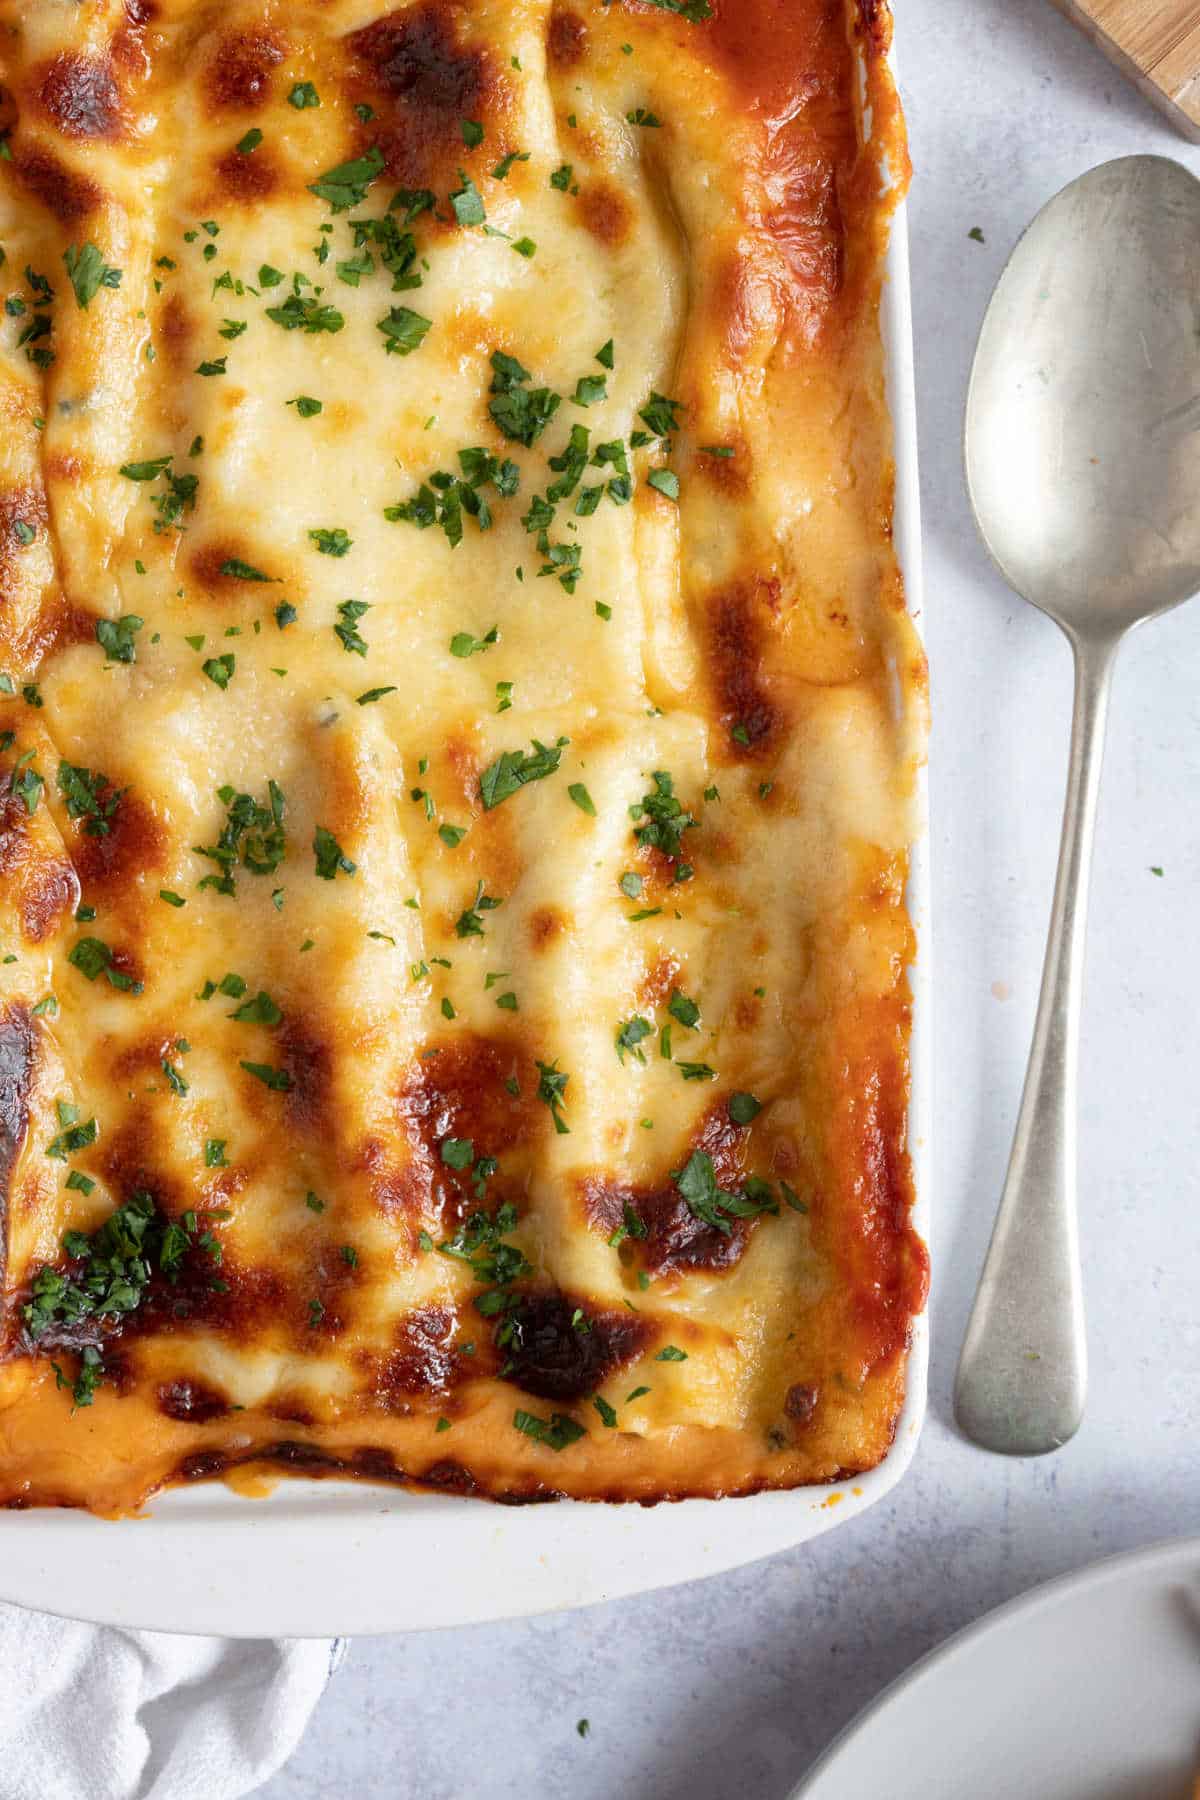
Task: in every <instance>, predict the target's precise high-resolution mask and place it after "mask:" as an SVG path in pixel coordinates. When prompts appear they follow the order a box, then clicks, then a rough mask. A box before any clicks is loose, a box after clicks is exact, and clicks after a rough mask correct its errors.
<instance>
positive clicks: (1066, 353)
mask: <svg viewBox="0 0 1200 1800" xmlns="http://www.w3.org/2000/svg"><path fill="white" fill-rule="evenodd" d="M1198 296H1200V181H1197V179H1196V177H1195V176H1194V175H1193V174H1192V173H1191V172H1190V170H1188V169H1185V168H1183V167H1182V166H1181V165H1180V164H1179V163H1177V162H1174V161H1173V160H1172V159H1171V158H1170V157H1167V156H1117V157H1111V158H1109V159H1108V161H1106V162H1103V163H1100V164H1099V165H1098V166H1097V167H1096V168H1094V169H1089V170H1088V172H1087V173H1086V174H1085V175H1080V176H1079V177H1078V178H1077V179H1076V180H1074V181H1072V182H1069V183H1068V184H1067V186H1066V187H1065V188H1063V189H1062V190H1061V191H1060V192H1059V193H1058V194H1056V195H1055V197H1054V199H1053V200H1051V201H1049V202H1048V203H1047V205H1046V206H1044V207H1043V208H1042V210H1041V212H1040V213H1039V214H1038V216H1037V218H1036V219H1035V220H1034V222H1033V224H1031V225H1030V227H1029V229H1028V230H1027V231H1026V232H1025V234H1024V236H1023V237H1022V238H1021V239H1020V241H1019V242H1018V244H1017V247H1016V249H1015V250H1014V251H1013V253H1012V256H1011V258H1010V259H1009V262H1008V266H1007V267H1006V269H1005V271H1004V273H1003V275H1002V276H1001V277H1000V281H999V283H998V284H997V287H996V291H995V293H994V294H993V295H992V299H991V302H990V304H989V306H988V309H987V316H986V318H985V319H984V322H983V329H982V331H981V332H980V335H979V347H978V349H977V350H976V352H975V362H974V365H973V367H972V370H971V380H970V385H969V387H968V390H967V406H966V429H965V432H964V438H963V443H964V452H963V463H964V471H965V474H966V480H967V491H968V494H969V497H970V501H971V507H972V510H973V512H974V514H975V519H976V522H977V524H978V526H979V532H980V536H981V537H982V539H983V541H984V543H985V544H986V545H987V548H988V551H989V553H990V555H991V556H992V558H993V560H994V561H995V563H996V565H997V567H998V568H999V569H1000V570H1001V572H1002V573H1003V574H1004V576H1005V578H1006V580H1007V581H1008V582H1009V583H1010V584H1011V586H1012V587H1013V588H1014V589H1015V591H1016V592H1017V593H1018V594H1020V595H1021V596H1022V598H1023V599H1026V600H1028V601H1030V602H1031V603H1032V604H1033V605H1034V606H1038V607H1040V608H1041V610H1042V611H1043V612H1044V613H1047V614H1048V615H1049V616H1050V618H1052V619H1054V620H1055V622H1056V623H1057V624H1059V625H1061V626H1062V628H1063V631H1064V633H1065V634H1066V637H1067V639H1068V641H1069V642H1070V645H1071V649H1072V652H1073V654H1074V657H1075V709H1074V721H1073V724H1072V727H1071V756H1070V764H1069V767H1068V770H1067V801H1066V810H1065V812H1064V814H1063V828H1062V843H1061V848H1060V850H1059V857H1058V878H1057V881H1056V884H1055V889H1054V905H1053V908H1052V910H1051V914H1050V932H1049V938H1048V941H1047V945H1046V962H1045V968H1044V970H1043V974H1042V990H1041V998H1040V999H1039V1001H1038V1010H1037V1022H1036V1024H1035V1025H1034V1029H1033V1048H1032V1050H1031V1051H1030V1055H1029V1067H1028V1069H1027V1071H1026V1075H1025V1088H1024V1093H1023V1095H1022V1098H1021V1106H1020V1111H1019V1112H1018V1114H1017V1128H1016V1133H1015V1135H1014V1138H1013V1147H1012V1154H1011V1156H1010V1158H1009V1164H1008V1174H1007V1176H1006V1177H1005V1181H1004V1193H1003V1195H1002V1197H1001V1200H1000V1210H999V1213H998V1215H997V1218H996V1227H995V1230H994V1232H993V1234H992V1242H991V1247H990V1248H989V1250H988V1254H987V1262H986V1263H985V1265H984V1270H983V1276H982V1279H981V1280H980V1283H979V1292H978V1294H977V1296H976V1299H975V1306H974V1309H973V1311H972V1313H971V1321H970V1324H969V1325H968V1327H967V1336H966V1340H965V1342H964V1344H963V1348H962V1354H961V1356H960V1358H959V1363H958V1379H957V1381H956V1383H955V1388H954V1416H955V1419H956V1420H957V1421H958V1424H959V1425H960V1426H961V1427H962V1429H963V1431H965V1433H966V1435H967V1436H968V1437H969V1438H970V1439H971V1440H972V1441H973V1442H974V1443H976V1444H979V1445H981V1446H982V1447H983V1449H985V1450H999V1451H1003V1452H1004V1453H1006V1454H1008V1455H1013V1456H1030V1455H1039V1454H1041V1453H1043V1452H1046V1451H1053V1450H1059V1449H1061V1448H1062V1446H1063V1445H1064V1444H1065V1443H1066V1442H1067V1439H1068V1438H1071V1437H1074V1435H1075V1433H1076V1431H1077V1430H1078V1429H1079V1422H1080V1419H1081V1418H1082V1417H1083V1406H1084V1396H1085V1392H1086V1387H1087V1342H1086V1334H1085V1330H1084V1314H1083V1280H1082V1269H1081V1266H1080V1256H1079V1219H1078V1206H1077V1180H1076V1175H1077V1161H1078V1158H1077V1137H1078V1122H1077V1118H1078V1085H1079V1083H1078V1075H1079V1040H1080V1031H1081V1025H1082V1002H1083V975H1084V950H1085V940H1086V933H1087V906H1088V889H1089V885H1090V879H1091V867H1092V847H1093V842H1094V839H1095V835H1096V816H1097V802H1098V800H1099V795H1100V772H1101V764H1102V761H1103V757H1104V727H1105V720H1106V718H1107V714H1108V706H1109V700H1110V697H1111V694H1112V681H1113V671H1114V668H1115V665H1116V658H1117V654H1118V652H1119V649H1120V646H1121V643H1122V640H1123V638H1124V637H1125V635H1126V634H1127V633H1128V632H1130V631H1131V630H1132V629H1133V628H1134V627H1135V626H1137V625H1140V624H1143V623H1145V622H1146V621H1148V620H1152V619H1153V618H1154V617H1155V615H1156V614H1159V613H1162V612H1164V611H1166V610H1168V609H1169V608H1170V607H1173V606H1179V605H1180V604H1181V603H1182V602H1184V601H1186V600H1191V599H1193V598H1194V597H1195V595H1196V591H1197V589H1200V506H1197V503H1196V502H1197V495H1198V494H1200V436H1198V435H1197V431H1196V423H1197V421H1196V419H1195V418H1194V417H1193V416H1192V415H1193V413H1194V412H1196V411H1200V401H1198V400H1197V399H1196V398H1194V396H1197V395H1200V336H1198V335H1197V330H1196V326H1197V319H1198V316H1200V315H1198V312H1197V298H1198ZM1181 395H1187V396H1188V398H1187V399H1185V400H1183V401H1182V402H1181V399H1180V396H1181Z"/></svg>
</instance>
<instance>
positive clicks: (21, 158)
mask: <svg viewBox="0 0 1200 1800" xmlns="http://www.w3.org/2000/svg"><path fill="white" fill-rule="evenodd" d="M12 162H13V168H14V170H15V172H16V174H17V176H18V177H19V179H20V181H21V182H22V184H23V186H24V187H25V188H27V189H28V191H29V193H31V194H32V195H33V197H34V199H35V200H38V201H40V203H41V204H42V205H43V206H44V207H45V208H46V210H47V211H48V212H50V213H52V214H53V215H54V217H55V218H56V219H58V220H60V221H61V222H62V224H64V225H74V224H75V223H76V222H77V221H78V220H80V219H85V218H87V216H88V214H89V213H93V212H95V211H96V209H97V207H98V206H99V205H100V204H101V201H102V200H103V198H104V196H103V193H102V192H101V190H100V188H99V187H97V185H96V183H95V182H94V181H91V180H90V179H89V178H88V177H87V176H86V175H80V174H79V173H78V172H77V171H76V170H73V169H69V168H68V167H67V165H66V164H65V163H63V162H60V161H59V159H58V157H56V156H52V155H51V154H50V152H49V151H47V150H25V149H21V150H14V151H13V157H12Z"/></svg>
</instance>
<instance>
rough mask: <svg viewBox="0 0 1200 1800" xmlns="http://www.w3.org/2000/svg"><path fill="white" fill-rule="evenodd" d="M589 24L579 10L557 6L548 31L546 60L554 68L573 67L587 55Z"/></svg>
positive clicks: (551, 16)
mask: <svg viewBox="0 0 1200 1800" xmlns="http://www.w3.org/2000/svg"><path fill="white" fill-rule="evenodd" d="M587 41H588V38H587V26H586V25H585V24H584V22H583V20H582V19H581V18H580V17H579V14H578V13H577V12H572V11H571V9H570V8H569V7H565V6H556V7H555V8H554V10H553V12H552V13H551V14H550V26H549V30H548V31H547V33H546V60H547V61H548V62H549V64H550V67H551V68H552V69H573V68H575V67H576V66H577V65H578V64H579V63H581V62H582V61H583V59H584V57H585V56H586V55H587Z"/></svg>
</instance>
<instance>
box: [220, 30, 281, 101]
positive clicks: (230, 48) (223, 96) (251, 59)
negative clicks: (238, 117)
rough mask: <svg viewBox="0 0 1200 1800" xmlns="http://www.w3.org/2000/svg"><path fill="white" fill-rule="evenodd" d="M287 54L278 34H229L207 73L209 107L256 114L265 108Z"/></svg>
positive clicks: (237, 32)
mask: <svg viewBox="0 0 1200 1800" xmlns="http://www.w3.org/2000/svg"><path fill="white" fill-rule="evenodd" d="M286 54H287V45H286V41H285V40H284V39H283V38H282V37H280V36H279V35H278V34H277V33H275V32H271V31H236V32H229V33H228V34H227V35H226V36H225V37H223V38H222V39H221V41H220V43H219V44H218V45H217V47H216V49H215V50H214V52H213V55H212V57H211V59H210V61H209V64H208V67H207V69H206V71H205V88H206V91H207V95H208V103H209V106H210V107H211V108H212V110H213V111H214V112H218V113H219V112H252V111H254V110H255V109H256V108H257V107H260V106H263V105H264V104H265V103H266V102H267V101H268V100H269V99H270V97H271V86H272V79H273V76H274V72H275V70H276V69H277V68H278V67H279V65H280V63H281V62H282V61H283V59H284V57H285V55H286Z"/></svg>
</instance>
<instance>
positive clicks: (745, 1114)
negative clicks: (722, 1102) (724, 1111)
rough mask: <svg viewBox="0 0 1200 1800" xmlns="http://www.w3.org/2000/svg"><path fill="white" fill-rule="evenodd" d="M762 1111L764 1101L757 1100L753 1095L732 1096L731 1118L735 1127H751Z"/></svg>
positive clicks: (739, 1094) (730, 1104) (730, 1098)
mask: <svg viewBox="0 0 1200 1800" xmlns="http://www.w3.org/2000/svg"><path fill="white" fill-rule="evenodd" d="M761 1111H762V1101H761V1100H756V1099H755V1097H754V1095H753V1094H743V1093H738V1094H730V1096H729V1116H730V1118H731V1119H732V1120H733V1122H734V1124H735V1125H749V1123H750V1121H751V1120H752V1119H756V1118H757V1117H758V1115H759V1113H760V1112H761Z"/></svg>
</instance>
